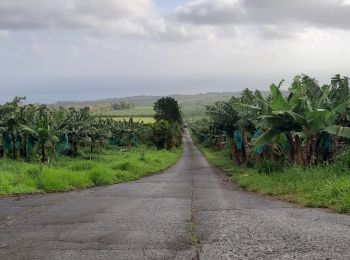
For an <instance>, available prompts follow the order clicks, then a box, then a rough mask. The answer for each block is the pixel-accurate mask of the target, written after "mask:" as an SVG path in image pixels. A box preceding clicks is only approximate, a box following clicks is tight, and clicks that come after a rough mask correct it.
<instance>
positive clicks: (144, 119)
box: [113, 116, 155, 124]
mask: <svg viewBox="0 0 350 260" xmlns="http://www.w3.org/2000/svg"><path fill="white" fill-rule="evenodd" d="M132 118H133V120H134V122H143V123H144V124H153V123H154V122H155V119H154V117H149V116H148V117H146V116H145V117H137V116H136V117H132ZM113 119H114V120H115V121H124V120H126V121H128V120H129V119H130V117H113Z"/></svg>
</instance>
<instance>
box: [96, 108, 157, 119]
mask: <svg viewBox="0 0 350 260" xmlns="http://www.w3.org/2000/svg"><path fill="white" fill-rule="evenodd" d="M153 115H154V110H153V107H152V106H140V107H135V108H132V109H124V110H110V111H108V112H104V113H103V116H113V117H131V116H132V117H153Z"/></svg>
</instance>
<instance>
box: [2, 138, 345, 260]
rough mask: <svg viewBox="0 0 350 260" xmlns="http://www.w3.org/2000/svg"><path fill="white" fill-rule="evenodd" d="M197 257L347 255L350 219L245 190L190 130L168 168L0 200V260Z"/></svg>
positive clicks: (300, 257)
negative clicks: (75, 188) (121, 181)
mask: <svg viewBox="0 0 350 260" xmlns="http://www.w3.org/2000/svg"><path fill="white" fill-rule="evenodd" d="M190 227H191V228H190ZM196 240H198V241H199V242H200V244H199V245H198V246H196V245H193V244H196V243H194V242H193V241H196ZM198 258H200V259H208V260H211V259H214V260H215V259H350V216H346V215H340V214H333V213H328V212H325V211H323V210H318V209H302V208H297V207H296V206H293V205H291V204H288V203H284V202H280V201H277V200H273V199H270V198H266V197H262V196H258V195H255V194H252V193H248V192H245V191H242V190H240V189H239V188H238V187H236V186H235V185H233V184H232V183H231V182H230V181H229V180H228V179H227V178H226V177H225V176H223V175H222V174H221V173H219V172H218V171H217V170H216V169H214V168H213V167H211V166H210V165H209V164H208V163H207V161H206V160H205V159H204V157H203V156H202V155H201V153H200V152H199V151H198V150H197V148H196V147H194V145H193V144H192V141H191V140H190V139H189V137H188V136H185V145H184V154H183V156H182V157H181V159H180V161H179V162H178V163H177V164H176V165H175V166H174V167H172V168H171V169H169V170H168V171H166V172H165V173H163V174H160V175H154V176H151V177H147V178H144V179H142V180H139V181H134V182H129V183H125V184H118V185H113V186H109V187H103V188H95V189H88V190H83V191H78V192H69V193H61V194H48V195H35V196H26V197H12V198H2V199H0V259H198Z"/></svg>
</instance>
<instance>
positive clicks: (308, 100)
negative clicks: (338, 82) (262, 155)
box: [254, 77, 350, 166]
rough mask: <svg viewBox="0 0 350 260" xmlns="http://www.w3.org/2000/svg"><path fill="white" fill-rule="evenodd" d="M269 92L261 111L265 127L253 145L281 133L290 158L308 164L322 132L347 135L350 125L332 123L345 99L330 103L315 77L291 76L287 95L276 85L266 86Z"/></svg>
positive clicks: (347, 103)
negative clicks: (285, 141) (266, 104)
mask: <svg viewBox="0 0 350 260" xmlns="http://www.w3.org/2000/svg"><path fill="white" fill-rule="evenodd" d="M270 92H271V101H270V103H269V106H270V110H269V111H270V112H268V113H266V114H263V115H261V120H262V121H263V122H264V123H265V124H266V125H267V126H269V128H268V130H267V131H266V132H265V133H264V134H263V135H261V136H260V137H259V138H257V139H256V140H255V143H254V144H255V145H256V146H261V145H264V144H267V143H270V142H271V140H273V138H274V137H276V136H277V135H280V134H284V135H285V136H286V138H287V140H288V143H289V149H290V155H291V159H292V160H294V161H296V162H297V163H298V164H300V165H305V166H309V165H312V164H314V163H315V160H316V143H317V139H318V138H319V137H320V135H321V134H322V133H324V132H326V133H329V134H332V135H338V136H343V137H346V138H350V128H347V127H341V126H337V125H336V120H337V118H338V115H339V114H340V113H343V112H344V111H345V110H346V108H347V107H348V106H349V100H348V99H346V100H345V101H344V102H342V103H340V104H337V105H335V104H332V103H330V100H329V98H328V94H329V88H326V87H323V88H321V87H319V86H318V84H317V82H316V81H314V80H312V79H310V78H308V77H303V78H296V79H295V80H294V82H293V84H292V87H291V88H290V95H289V96H288V97H287V98H286V97H284V96H283V95H282V93H281V91H280V89H279V87H277V86H276V85H271V86H270Z"/></svg>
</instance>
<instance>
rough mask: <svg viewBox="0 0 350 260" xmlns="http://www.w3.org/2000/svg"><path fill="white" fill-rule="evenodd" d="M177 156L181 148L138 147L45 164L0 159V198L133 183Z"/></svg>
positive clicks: (163, 167) (169, 162)
mask: <svg viewBox="0 0 350 260" xmlns="http://www.w3.org/2000/svg"><path fill="white" fill-rule="evenodd" d="M181 153H182V151H181V149H177V150H173V151H167V150H160V151H159V150H156V149H153V148H148V147H145V146H141V147H136V148H132V149H130V150H115V149H112V150H104V151H102V152H100V153H99V154H97V155H95V156H94V158H93V159H92V160H85V159H79V158H76V159H72V158H70V157H66V156H57V157H56V158H54V159H52V160H51V162H50V163H49V164H45V165H42V164H38V163H27V162H21V161H18V162H17V161H13V160H10V159H1V160H0V195H14V194H30V193H42V192H57V191H70V190H76V189H83V188H88V187H93V186H102V185H110V184H116V183H121V182H126V181H131V180H136V179H139V178H141V177H144V176H147V175H150V174H153V173H157V172H160V171H163V170H165V169H167V168H168V167H169V166H171V165H173V164H174V163H175V162H176V161H177V160H178V159H179V158H180V156H181Z"/></svg>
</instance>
